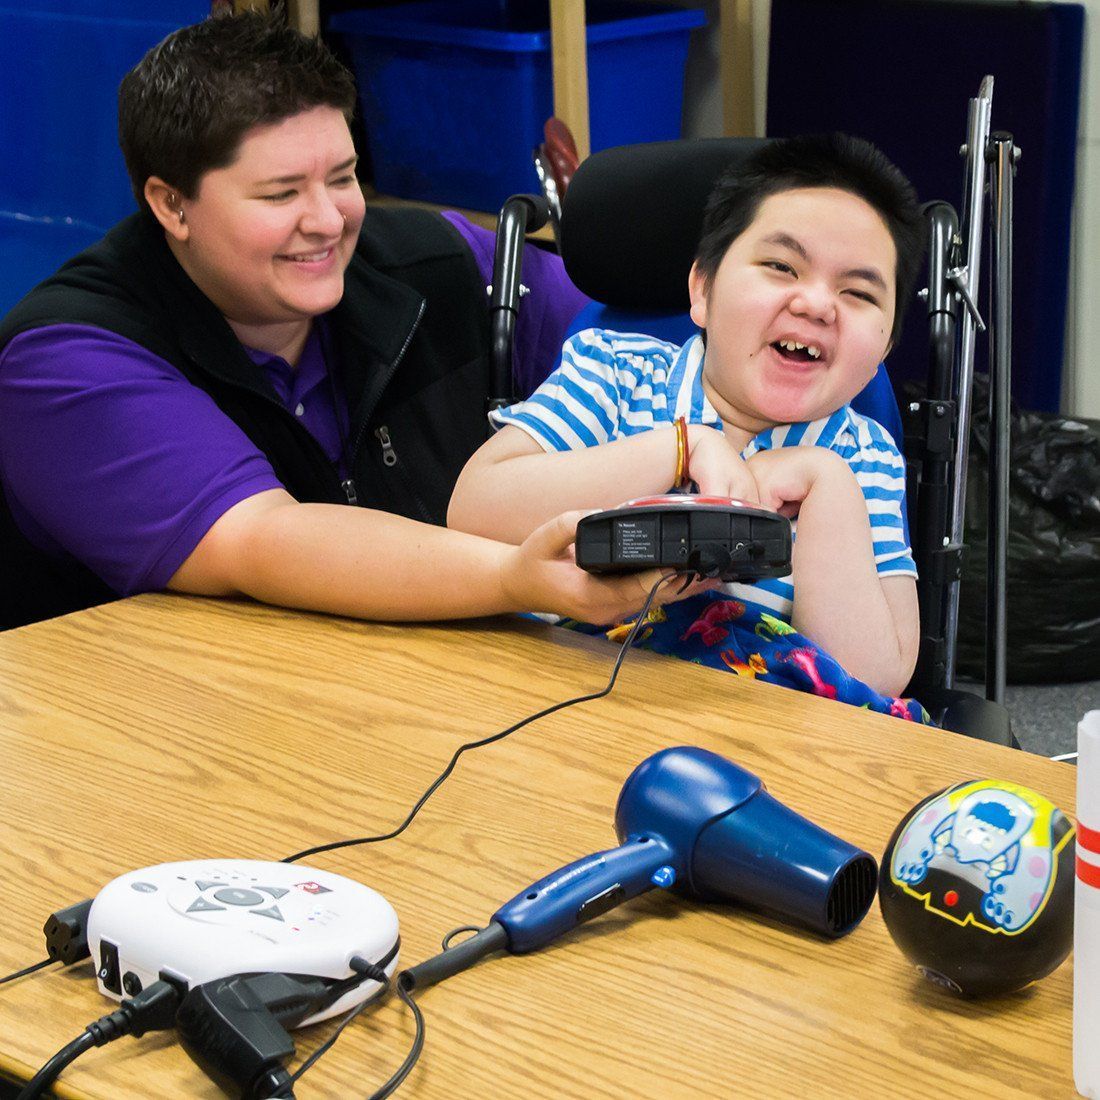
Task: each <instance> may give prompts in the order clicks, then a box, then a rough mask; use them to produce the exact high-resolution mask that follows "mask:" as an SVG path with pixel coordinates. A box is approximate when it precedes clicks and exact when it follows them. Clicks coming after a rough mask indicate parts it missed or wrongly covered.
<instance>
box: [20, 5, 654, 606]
mask: <svg viewBox="0 0 1100 1100" xmlns="http://www.w3.org/2000/svg"><path fill="white" fill-rule="evenodd" d="M354 98H355V97H354V88H353V85H352V82H351V78H350V76H349V75H348V73H347V72H346V70H345V69H344V68H343V67H342V66H341V65H340V64H339V63H338V62H337V61H336V60H335V59H334V58H333V57H332V55H331V54H330V53H329V52H328V51H327V49H326V48H325V47H324V46H323V45H321V44H320V43H319V42H316V41H314V40H312V39H308V38H305V37H303V36H301V35H299V34H297V33H296V32H294V31H292V30H290V29H288V28H286V27H285V26H281V25H280V24H279V23H277V22H275V21H272V20H271V19H269V18H268V17H265V16H261V15H256V14H247V15H242V16H226V17H218V18H212V19H209V20H207V21H206V22H204V23H201V24H198V25H196V26H193V27H185V28H183V29H181V30H179V31H177V32H175V33H174V34H172V35H170V36H169V37H168V38H167V39H165V40H164V42H162V43H160V44H159V45H158V46H156V47H154V49H152V50H151V51H150V52H149V53H148V54H147V55H146V57H145V58H144V59H143V60H142V61H141V62H140V63H139V64H138V65H137V66H136V67H135V68H134V69H133V70H132V71H131V72H130V73H128V74H127V76H126V78H125V79H124V81H123V83H122V87H121V89H120V92H119V130H120V140H121V144H122V149H123V153H124V155H125V158H126V163H127V168H128V171H129V173H130V177H131V181H132V183H133V187H134V193H135V196H136V197H137V200H138V204H139V207H140V210H139V213H137V214H135V215H133V216H132V217H130V218H128V219H126V220H125V221H124V222H122V223H120V224H119V225H118V226H116V227H115V229H113V230H112V231H111V232H110V233H109V234H108V235H107V236H106V237H105V238H104V239H103V240H102V241H101V242H99V243H98V244H97V245H95V246H93V247H92V248H91V249H89V250H88V251H87V252H85V253H82V254H81V255H80V256H78V257H76V258H75V259H74V260H72V261H70V262H69V263H68V264H66V265H65V266H64V267H63V268H62V269H61V270H60V271H59V272H58V273H57V274H56V275H55V276H53V277H52V278H51V279H49V280H47V281H46V282H45V283H43V284H41V285H40V286H39V287H37V288H36V289H35V290H34V291H32V292H31V293H30V294H29V295H28V296H27V297H26V298H24V299H23V301H22V302H21V303H20V304H19V305H18V306H16V308H15V309H14V310H13V311H12V312H11V313H10V314H9V315H8V317H7V318H5V319H4V321H3V322H2V323H0V486H2V488H3V491H4V492H3V497H4V501H5V502H6V503H5V504H4V505H3V506H0V549H2V551H3V559H4V577H3V580H2V581H0V587H2V589H3V601H2V602H3V606H2V607H0V626H11V625H18V624H20V623H25V622H30V621H33V620H35V619H40V618H44V617H47V616H48V615H51V614H57V613H61V612H63V611H68V610H73V609H75V608H78V607H84V606H89V605H90V604H94V603H97V602H102V601H103V600H106V599H111V598H113V597H115V596H116V595H119V594H122V595H126V594H130V593H133V592H141V591H147V590H151V589H160V588H169V589H173V590H176V591H181V592H190V593H197V594H202V595H212V596H232V595H247V596H251V597H253V598H255V599H259V600H264V601H268V602H272V603H277V604H283V605H287V606H292V607H301V608H309V609H314V610H321V611H330V612H334V613H339V614H347V615H357V616H363V617H367V618H374V619H428V618H432V619H435V618H449V617H461V616H470V615H483V614H492V613H496V612H504V611H515V610H521V609H539V610H553V611H558V612H560V613H564V614H566V615H570V616H573V617H577V618H582V619H586V620H589V621H596V622H603V621H609V620H611V619H613V618H617V617H621V616H623V615H625V614H626V613H628V612H630V611H631V610H635V609H636V608H637V607H638V605H639V604H640V603H641V601H642V598H643V596H644V593H645V591H646V590H647V588H648V587H649V586H650V585H651V584H652V583H653V580H654V577H652V576H649V575H642V576H633V577H627V578H620V579H616V580H599V579H596V578H593V577H591V576H588V575H586V574H584V573H582V572H581V571H580V570H578V569H577V568H576V567H575V566H574V565H573V563H572V556H571V553H570V543H571V542H572V539H573V535H574V530H575V526H576V522H577V519H578V518H579V515H580V514H579V513H570V514H568V515H565V516H561V517H559V518H558V519H556V520H554V521H552V522H550V523H548V524H547V525H546V526H545V527H543V528H541V529H540V530H538V531H536V532H535V533H534V534H533V535H532V536H531V537H530V538H529V539H527V541H526V542H524V543H523V544H522V545H521V546H518V547H515V546H508V545H504V544H501V543H498V542H494V541H491V540H488V539H481V538H476V537H471V536H467V535H463V534H461V533H458V532H454V531H448V530H446V529H445V528H441V527H437V526H433V525H431V524H439V523H442V522H443V520H444V517H445V514H446V506H447V501H448V499H449V496H450V492H451V489H452V488H453V486H454V482H455V480H456V478H457V476H458V473H459V471H460V470H461V468H462V465H463V463H464V462H465V460H466V459H467V458H468V457H469V455H470V454H471V453H472V452H473V451H474V450H475V449H476V447H477V445H478V444H479V443H480V442H481V440H482V439H483V438H484V433H485V413H484V399H485V394H486V392H487V385H488V377H489V375H488V370H489V367H488V324H487V310H486V307H485V285H484V278H483V275H482V272H481V270H479V265H478V261H477V259H476V258H475V254H474V249H476V246H477V242H475V241H474V240H473V239H472V234H471V230H470V229H469V227H468V226H467V225H464V224H457V223H456V221H455V219H453V218H452V219H451V220H450V221H448V220H447V218H445V217H443V216H439V215H435V214H430V213H426V212H422V211H413V210H398V211H395V210H371V211H369V212H368V211H366V210H365V207H364V202H363V197H362V194H361V192H360V190H359V187H358V184H357V182H356V178H355V163H356V156H355V150H354V146H353V143H352V139H351V135H350V132H349V130H348V119H349V118H350V117H351V114H352V111H353V108H354ZM559 278H560V277H559ZM348 505H358V506H357V507H348Z"/></svg>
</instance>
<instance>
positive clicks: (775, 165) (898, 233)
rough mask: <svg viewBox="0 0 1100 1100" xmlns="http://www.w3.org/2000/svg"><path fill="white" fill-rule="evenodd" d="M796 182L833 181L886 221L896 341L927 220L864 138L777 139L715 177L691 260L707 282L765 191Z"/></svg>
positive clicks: (905, 183)
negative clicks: (893, 253) (893, 263)
mask: <svg viewBox="0 0 1100 1100" xmlns="http://www.w3.org/2000/svg"><path fill="white" fill-rule="evenodd" d="M801 187H835V188H839V189H840V190H842V191H849V192H851V193H852V194H853V195H858V196H859V197H860V198H861V199H863V200H864V202H866V203H868V204H869V205H870V206H871V207H873V208H874V209H875V210H876V211H877V212H878V214H879V215H880V216H881V218H882V220H883V221H884V222H885V223H886V226H887V228H888V229H889V231H890V236H891V237H892V238H893V241H894V247H895V249H896V250H897V255H898V260H897V271H896V273H895V282H896V286H897V294H896V301H895V303H894V326H893V329H892V331H891V333H890V340H891V342H892V343H897V338H898V335H899V333H900V332H901V326H902V321H903V320H904V318H905V311H906V309H907V307H908V305H909V300H910V298H911V296H912V293H913V284H914V283H915V282H916V279H917V276H918V274H920V267H921V259H922V257H923V254H924V244H925V236H926V231H925V225H924V219H923V217H922V216H921V208H920V204H919V202H918V201H917V193H916V191H915V190H914V189H913V185H912V184H911V183H910V182H909V180H908V179H907V178H906V177H905V175H904V174H903V173H902V172H901V170H900V169H898V168H897V167H896V166H895V165H894V164H893V163H892V162H891V161H890V160H888V159H887V157H886V156H885V154H884V153H883V152H882V151H881V150H880V149H878V148H877V147H876V146H874V145H872V144H871V143H870V142H869V141H864V140H863V139H862V138H857V137H851V136H849V135H848V134H836V133H834V134H819V135H808V136H804V137H792V138H777V139H776V140H774V141H769V142H768V143H767V144H766V145H762V146H761V147H760V148H759V149H757V150H756V151H755V152H754V153H752V154H750V155H749V156H748V157H747V158H746V159H745V160H743V161H740V162H739V163H738V164H736V165H734V166H733V167H731V168H729V169H728V170H727V171H726V172H725V173H723V175H722V176H721V177H720V178H719V180H718V182H717V183H716V184H715V186H714V189H713V190H712V191H711V193H710V197H709V198H708V199H707V206H706V212H705V214H704V215H703V234H702V237H701V239H700V241H699V247H698V249H696V252H695V262H696V264H697V265H698V267H699V271H700V272H701V273H702V275H703V276H704V278H705V280H706V282H707V285H708V286H709V285H710V282H711V280H713V278H714V276H715V274H716V272H717V271H718V265H719V264H720V263H721V262H722V257H723V256H725V254H726V251H727V250H728V249H729V247H730V245H731V244H732V243H733V242H734V240H735V239H736V238H737V237H739V236H740V235H741V234H742V233H743V232H744V231H745V230H746V229H747V228H748V227H749V225H750V223H751V222H752V220H753V218H755V217H756V212H757V210H759V208H760V204H761V203H762V202H763V201H764V200H765V199H766V198H768V197H769V196H770V195H776V194H779V193H780V192H782V191H791V190H794V189H795V188H801Z"/></svg>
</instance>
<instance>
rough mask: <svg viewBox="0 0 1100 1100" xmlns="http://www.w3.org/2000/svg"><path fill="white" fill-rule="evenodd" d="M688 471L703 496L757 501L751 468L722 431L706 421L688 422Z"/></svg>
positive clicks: (758, 497)
mask: <svg viewBox="0 0 1100 1100" xmlns="http://www.w3.org/2000/svg"><path fill="white" fill-rule="evenodd" d="M687 470H688V476H689V477H690V478H691V480H692V481H694V482H695V484H696V485H698V487H699V492H700V493H702V494H703V495H704V496H715V497H732V498H733V499H734V500H743V501H744V502H745V503H746V504H757V503H759V500H760V496H759V492H758V490H757V486H756V480H755V479H754V477H753V474H752V470H751V469H750V467H749V465H748V463H747V462H746V461H745V460H744V459H743V458H742V457H741V455H740V453H739V452H738V450H737V448H736V447H735V446H734V445H733V444H732V443H730V441H729V440H728V439H727V438H726V436H725V434H724V433H723V432H720V431H717V430H716V429H714V428H708V427H707V426H706V425H705V424H689V425H688V461H687Z"/></svg>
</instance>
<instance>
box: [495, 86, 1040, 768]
mask: <svg viewBox="0 0 1100 1100" xmlns="http://www.w3.org/2000/svg"><path fill="white" fill-rule="evenodd" d="M992 83H993V82H992V78H991V77H986V78H985V80H984V81H983V82H982V87H981V89H980V91H979V94H978V96H977V98H976V99H974V100H972V101H971V104H970V116H969V120H968V132H967V145H966V146H964V150H965V151H966V153H967V164H966V172H965V179H964V204H965V206H964V221H963V224H962V225H961V226H960V222H959V218H958V215H957V214H956V212H955V209H954V207H953V206H952V205H951V204H949V203H946V202H942V201H936V202H931V203H927V204H926V205H925V207H924V210H925V216H926V220H927V225H928V237H929V249H928V285H927V288H926V289H925V290H923V291H921V292H920V297H921V299H922V300H923V302H924V305H925V306H926V316H927V324H928V327H929V362H930V370H929V379H928V387H927V396H926V397H925V398H923V399H921V400H919V401H914V402H912V403H910V404H909V405H908V407H907V409H906V416H905V418H904V422H903V418H902V414H901V411H900V409H899V405H898V401H897V398H896V396H895V393H894V389H893V386H892V385H891V382H890V379H889V376H888V374H887V371H886V366H885V364H880V366H879V368H878V371H877V373H876V375H875V377H874V378H873V379H872V381H871V382H870V383H869V384H868V386H867V387H866V388H865V389H864V390H863V392H861V393H860V394H859V395H858V396H857V397H856V398H855V399H854V400H853V402H852V407H853V408H854V409H855V410H856V411H857V412H859V413H861V414H863V415H865V416H868V417H871V418H873V419H874V420H877V421H878V422H879V423H880V424H881V425H882V426H883V427H885V428H886V429H887V431H889V432H890V434H891V435H892V436H893V438H894V439H895V440H896V441H897V442H898V444H899V446H902V447H903V450H904V453H905V457H906V467H907V479H906V480H907V485H906V491H907V502H908V516H907V517H905V518H906V520H907V530H906V534H907V536H908V535H909V534H910V530H911V531H912V537H910V540H909V541H910V544H911V546H912V548H913V553H914V558H915V560H916V563H917V568H918V573H919V580H918V597H919V606H920V618H921V642H920V652H919V656H918V661H917V666H916V671H915V673H914V676H913V678H912V680H911V682H910V684H909V686H908V688H907V689H906V692H905V694H907V695H912V696H914V697H915V698H917V699H919V700H920V701H921V702H922V703H923V704H924V706H925V707H926V709H927V710H928V711H929V713H930V714H931V715H932V717H933V719H934V721H935V722H936V723H937V724H938V725H940V726H941V727H943V728H945V729H948V730H952V731H954V732H958V733H963V734H965V735H968V736H971V737H975V738H977V739H980V740H984V741H989V742H992V743H996V744H1001V745H1007V746H1012V747H1016V748H1018V747H1019V745H1018V742H1017V741H1016V739H1015V737H1014V736H1013V733H1012V729H1011V723H1010V720H1009V716H1008V712H1007V710H1006V709H1005V707H1004V705H1003V702H1004V682H1005V627H1004V624H1005V585H1006V575H1005V563H1006V545H1007V508H1008V487H1007V454H1008V386H1009V380H1008V374H1009V362H1008V358H1007V356H1008V354H1009V350H1008V349H1009V343H1010V341H1009V338H1008V325H1009V320H1010V309H1011V274H1010V263H1011V179H1012V171H1013V166H1014V163H1015V158H1016V155H1017V150H1016V149H1015V146H1014V145H1013V144H1012V138H1011V135H1009V134H1003V133H998V134H995V135H992V137H991V136H990V133H989V118H990V110H991V102H992ZM766 141H767V139H766V138H714V139H700V140H684V141H671V142H657V143H653V144H648V145H636V146H622V147H618V148H613V149H606V150H603V151H601V152H598V153H595V154H593V155H592V156H590V157H588V158H587V159H586V160H585V161H583V162H582V163H581V164H580V165H579V166H576V168H575V172H574V173H573V174H572V176H571V178H569V179H567V180H566V181H565V182H564V183H563V181H562V179H561V177H560V175H559V176H558V178H557V179H555V178H554V176H553V175H552V173H551V172H550V166H549V160H550V159H551V158H547V156H546V148H545V146H541V147H540V148H539V149H537V150H536V163H537V165H538V168H539V176H540V179H541V180H542V181H543V185H544V191H545V192H546V199H543V198H542V197H536V196H513V197H512V198H511V199H509V200H508V202H507V203H505V205H504V207H503V209H502V211H501V217H500V221H499V223H498V233H497V253H496V262H495V265H494V277H493V286H492V287H491V288H490V290H491V302H490V305H491V324H492V331H493V336H492V346H493V362H494V382H493V387H494V389H493V396H492V397H491V398H490V402H489V404H490V408H493V407H499V406H500V405H505V404H510V403H511V402H512V401H513V400H519V399H522V398H523V397H526V396H527V395H528V394H529V393H530V392H531V391H532V390H533V389H534V388H535V387H536V386H537V385H538V384H539V383H540V382H541V381H542V379H541V378H523V379H514V378H513V372H512V355H511V334H512V326H513V325H514V320H515V315H516V310H517V309H519V308H522V304H521V301H520V298H521V293H522V288H521V286H520V273H521V268H522V248H523V240H524V233H525V231H531V230H532V229H533V228H537V227H538V226H539V225H540V224H542V223H544V222H545V221H546V220H547V219H550V220H552V222H553V225H554V230H555V240H556V242H557V245H558V248H559V251H560V253H561V256H562V260H563V262H564V265H565V269H566V272H567V273H568V275H569V276H570V278H571V279H572V281H573V282H574V283H575V284H576V286H577V287H578V288H579V289H580V290H582V291H583V292H584V293H585V294H586V295H588V297H589V298H591V299H592V302H591V304H590V305H589V306H587V307H585V308H584V309H583V310H582V311H581V312H580V313H579V314H578V315H577V317H576V318H575V319H574V320H573V322H572V324H571V326H570V330H569V335H572V334H573V333H576V332H579V331H581V330H583V329H585V328H590V327H595V328H607V329H612V330H617V331H626V332H644V333H646V334H647V335H650V336H655V337H658V338H660V339H664V340H669V341H671V342H673V343H677V344H682V343H683V342H684V341H685V340H686V339H687V338H688V337H689V336H690V335H692V334H693V333H694V332H695V331H696V329H695V327H694V325H693V324H692V322H691V320H690V318H689V317H688V316H687V310H688V304H689V303H688V295H687V275H688V271H689V270H690V267H691V264H692V261H693V259H694V253H695V247H696V244H697V242H698V240H699V235H700V229H701V226H702V220H703V210H704V207H705V204H706V199H707V196H708V194H709V193H710V190H711V188H712V186H713V184H714V183H715V181H716V180H717V178H718V176H719V175H720V174H721V173H722V172H723V171H724V170H725V169H726V168H728V167H730V166H731V165H733V164H736V163H737V162H739V161H740V160H742V159H743V158H744V157H746V156H747V155H748V154H749V153H751V152H752V151H753V150H754V149H756V148H758V147H759V146H760V145H761V144H763V143H764V142H766ZM989 164H992V166H993V167H992V168H990V169H987V165H989ZM987 177H988V182H989V189H990V199H991V203H992V206H993V210H994V212H995V214H996V218H997V224H996V225H995V226H994V227H993V228H994V233H993V235H992V239H993V242H994V256H993V260H994V265H995V269H996V270H995V273H994V274H995V286H994V315H995V320H996V322H997V327H996V328H995V333H996V339H995V340H993V341H991V349H992V354H991V364H990V367H991V372H990V373H991V387H990V390H991V399H990V400H991V406H992V407H991V436H992V440H991V446H990V453H991V469H990V485H991V500H990V528H989V531H990V538H989V547H990V562H989V575H990V584H989V587H988V589H987V591H988V592H989V593H991V594H992V595H991V597H990V599H989V605H988V614H987V638H988V642H987V644H988V647H989V651H988V654H987V676H986V696H987V697H986V698H982V697H980V696H978V695H976V694H973V693H971V692H967V691H963V690H960V689H958V688H956V686H955V682H954V654H955V634H956V629H957V615H958V584H959V576H960V572H961V560H962V554H963V553H964V551H965V546H964V544H963V539H962V514H963V506H964V504H965V501H964V493H965V487H966V477H965V474H966V464H967V460H968V451H967V442H968V439H969V422H970V413H971V404H970V391H971V386H972V381H973V354H974V331H975V328H976V327H979V326H980V327H984V322H983V321H982V319H981V317H980V315H979V312H978V310H977V308H976V306H975V305H974V298H975V290H976V287H977V281H978V267H979V263H980V256H981V243H982V205H983V203H984V201H985V200H984V195H985V191H986V183H987ZM547 200H549V205H548V203H547ZM914 312H916V311H914ZM914 323H918V319H917V318H916V317H914V318H912V319H911V320H910V324H914ZM994 360H995V361H994Z"/></svg>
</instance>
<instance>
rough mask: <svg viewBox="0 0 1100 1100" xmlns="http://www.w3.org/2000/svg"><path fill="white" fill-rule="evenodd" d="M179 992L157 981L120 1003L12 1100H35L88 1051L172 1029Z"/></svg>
mask: <svg viewBox="0 0 1100 1100" xmlns="http://www.w3.org/2000/svg"><path fill="white" fill-rule="evenodd" d="M180 999H181V998H180V990H179V989H178V988H177V987H176V986H175V985H174V984H172V983H171V982H167V981H157V982H153V984H152V985H149V986H146V987H145V989H143V990H142V991H141V992H140V993H139V994H138V995H137V996H136V997H133V998H131V999H130V1000H128V1001H123V1002H122V1005H121V1006H120V1007H119V1008H118V1009H117V1010H116V1011H115V1012H111V1013H108V1015H106V1016H101V1017H100V1018H99V1019H98V1020H96V1021H95V1023H91V1024H89V1025H88V1026H87V1027H86V1028H85V1029H84V1031H83V1032H82V1033H81V1034H80V1035H78V1036H77V1037H76V1038H75V1039H73V1041H72V1042H71V1043H68V1044H67V1045H65V1046H63V1047H62V1048H61V1049H60V1050H59V1051H58V1052H57V1053H56V1054H55V1055H54V1056H53V1057H52V1058H51V1059H50V1060H49V1061H48V1062H47V1063H46V1064H45V1065H44V1066H43V1067H42V1068H41V1069H40V1070H39V1071H38V1072H37V1073H36V1074H35V1075H34V1076H33V1077H32V1078H31V1079H30V1081H29V1082H28V1083H27V1085H26V1087H25V1088H24V1089H23V1091H22V1092H20V1093H19V1095H18V1096H17V1097H16V1100H35V1098H36V1097H39V1096H41V1095H42V1094H43V1093H44V1092H45V1091H46V1089H48V1088H49V1087H50V1085H52V1084H53V1082H54V1081H55V1080H57V1077H58V1075H59V1074H60V1073H61V1071H62V1070H63V1069H65V1068H66V1067H67V1066H70V1065H72V1063H73V1062H75V1061H76V1059H77V1058H79V1057H80V1055H82V1054H83V1053H84V1052H85V1051H88V1050H91V1049H92V1047H101V1046H104V1045H105V1044H107V1043H111V1042H114V1040H115V1039H121V1038H122V1036H123V1035H133V1036H134V1037H135V1038H140V1037H141V1036H142V1035H144V1034H145V1033H146V1032H147V1031H163V1030H164V1029H165V1028H169V1027H171V1026H172V1024H173V1022H174V1021H175V1018H176V1009H177V1008H178V1007H179V1003H180Z"/></svg>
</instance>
